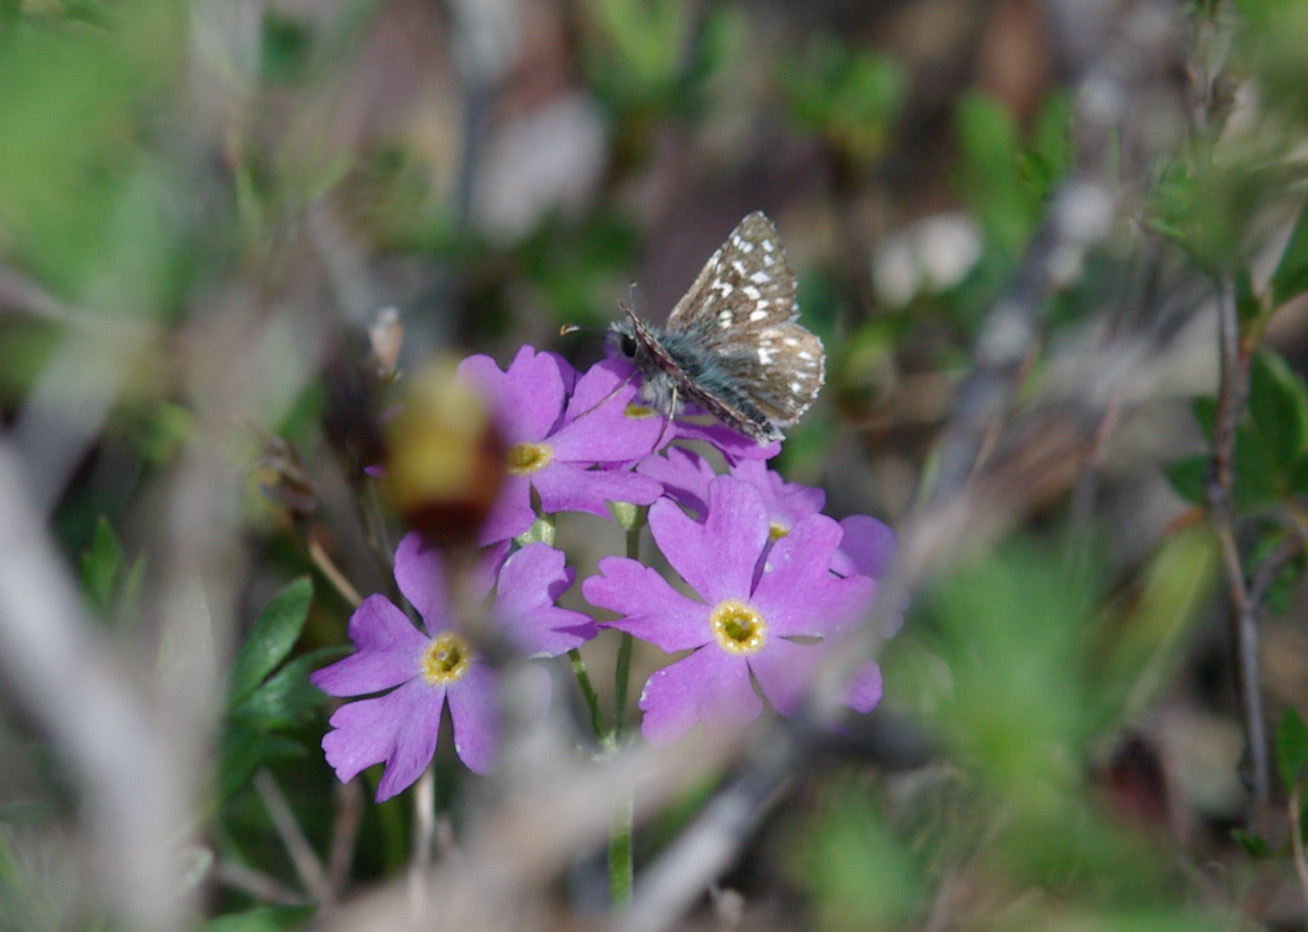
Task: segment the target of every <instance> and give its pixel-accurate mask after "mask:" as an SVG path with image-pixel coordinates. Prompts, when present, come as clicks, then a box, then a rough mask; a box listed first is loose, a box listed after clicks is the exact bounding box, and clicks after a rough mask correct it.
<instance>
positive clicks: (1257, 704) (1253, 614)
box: [1206, 277, 1271, 831]
mask: <svg viewBox="0 0 1308 932" xmlns="http://www.w3.org/2000/svg"><path fill="white" fill-rule="evenodd" d="M1217 320H1218V349H1219V356H1220V360H1219V361H1220V364H1221V374H1220V380H1219V383H1218V391H1217V410H1216V415H1215V419H1214V423H1213V461H1212V470H1211V472H1210V476H1209V481H1208V484H1207V489H1206V491H1207V495H1208V506H1209V512H1210V514H1211V517H1212V523H1213V530H1214V532H1215V533H1216V535H1217V540H1218V543H1219V544H1220V546H1221V551H1222V564H1223V567H1224V568H1225V572H1226V584H1227V589H1228V591H1229V594H1230V598H1231V608H1232V611H1231V617H1230V641H1231V651H1232V657H1231V667H1232V670H1233V672H1234V675H1235V688H1236V695H1237V697H1238V699H1239V702H1240V708H1241V713H1242V717H1243V719H1244V730H1245V741H1246V743H1247V748H1248V755H1249V763H1250V767H1251V769H1252V777H1251V784H1252V789H1253V798H1254V807H1253V811H1252V812H1251V813H1250V817H1249V825H1250V828H1251V829H1252V830H1255V831H1256V830H1258V827H1259V823H1260V822H1261V820H1262V814H1263V813H1264V812H1265V811H1266V807H1267V804H1268V800H1269V799H1270V797H1271V776H1270V775H1271V769H1270V765H1269V752H1268V746H1267V735H1266V732H1265V730H1264V728H1263V708H1262V693H1261V691H1260V688H1259V680H1260V677H1259V673H1258V610H1259V605H1258V601H1257V600H1255V599H1253V598H1252V597H1251V595H1250V590H1249V586H1248V584H1247V582H1246V579H1245V572H1244V565H1243V563H1242V562H1241V558H1240V548H1239V544H1238V543H1237V541H1236V536H1235V513H1234V506H1233V489H1234V485H1235V474H1234V457H1235V433H1236V431H1235V428H1236V424H1237V423H1238V421H1239V420H1240V417H1241V415H1242V414H1243V413H1244V407H1245V401H1246V399H1247V396H1248V391H1249V354H1248V350H1247V347H1245V346H1244V345H1242V344H1241V342H1240V331H1239V323H1238V320H1237V317H1236V307H1235V286H1234V284H1233V282H1232V281H1231V280H1230V278H1229V277H1227V278H1223V279H1222V280H1221V281H1219V283H1218V297H1217Z"/></svg>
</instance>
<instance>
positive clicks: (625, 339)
mask: <svg viewBox="0 0 1308 932" xmlns="http://www.w3.org/2000/svg"><path fill="white" fill-rule="evenodd" d="M622 355H623V356H627V357H634V356H635V355H636V338H635V337H633V336H629V335H627V334H625V333H624V334H623V335H622Z"/></svg>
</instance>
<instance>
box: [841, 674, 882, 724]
mask: <svg viewBox="0 0 1308 932" xmlns="http://www.w3.org/2000/svg"><path fill="white" fill-rule="evenodd" d="M881 691H882V681H881V668H880V667H879V666H877V665H876V663H875V662H873V661H869V662H868V663H867V665H866V666H864V667H862V668H861V669H860V670H859V671H858V672H857V673H856V674H854V679H853V680H852V681H850V684H849V689H848V690H846V691H845V705H847V706H849V707H850V708H851V709H853V710H854V711H855V712H862V713H863V714H865V715H866V714H867V713H868V712H871V711H872V710H873V709H875V708H876V707H877V703H878V702H880V701H881Z"/></svg>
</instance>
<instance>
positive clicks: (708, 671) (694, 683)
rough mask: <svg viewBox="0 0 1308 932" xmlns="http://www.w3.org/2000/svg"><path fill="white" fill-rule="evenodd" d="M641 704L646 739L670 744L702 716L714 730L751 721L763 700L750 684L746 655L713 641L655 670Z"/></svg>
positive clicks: (641, 697) (702, 719)
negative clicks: (735, 654) (726, 650)
mask: <svg viewBox="0 0 1308 932" xmlns="http://www.w3.org/2000/svg"><path fill="white" fill-rule="evenodd" d="M640 708H641V710H642V711H643V712H644V713H645V717H644V720H643V721H642V722H641V731H642V733H643V734H644V735H645V738H646V740H647V741H649V743H650V744H653V745H655V746H665V745H668V744H671V743H672V742H674V741H676V740H677V739H678V738H680V737H681V736H682V735H684V734H685V733H686V732H687V731H689V730H690V728H691V727H692V726H693V725H694V724H695V723H696V722H697V721H702V722H704V724H705V726H706V727H708V728H709V729H710V730H721V729H724V728H728V727H732V726H743V725H745V724H748V723H749V722H751V721H753V720H754V719H755V718H757V717H758V714H759V712H760V711H762V708H763V703H762V701H761V700H760V699H759V698H758V696H757V695H756V694H755V693H754V690H753V687H752V686H751V684H750V680H749V668H748V665H747V664H746V663H745V661H744V660H743V659H742V658H740V657H733V656H730V655H728V654H725V653H724V652H723V651H721V650H720V649H719V648H718V647H716V646H715V645H709V646H707V647H704V648H701V649H700V650H697V651H695V652H694V653H693V654H690V655H689V656H687V657H684V658H682V659H681V660H678V661H677V662H676V663H674V664H672V665H671V666H667V667H664V668H663V669H662V670H659V671H658V672H656V673H655V674H654V675H653V676H651V677H650V678H649V680H648V681H647V682H646V683H645V688H644V690H643V691H642V692H641V696H640Z"/></svg>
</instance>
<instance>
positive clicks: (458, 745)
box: [447, 664, 499, 774]
mask: <svg viewBox="0 0 1308 932" xmlns="http://www.w3.org/2000/svg"><path fill="white" fill-rule="evenodd" d="M447 693H448V695H449V700H450V718H451V720H452V721H453V723H454V750H455V752H456V753H457V754H458V755H459V759H460V760H462V761H463V763H464V764H466V765H467V767H468V769H469V770H471V771H472V772H473V773H481V774H486V773H490V771H491V768H493V767H494V766H495V757H496V750H497V747H498V738H499V704H498V695H497V693H496V677H495V672H494V671H493V670H491V669H490V668H489V667H487V666H485V665H484V664H473V665H472V666H471V667H469V668H468V672H467V673H465V674H464V675H463V678H462V679H460V680H459V681H458V682H457V683H454V684H452V685H451V686H450V687H449V688H448V690H447Z"/></svg>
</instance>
